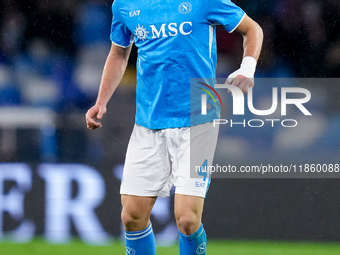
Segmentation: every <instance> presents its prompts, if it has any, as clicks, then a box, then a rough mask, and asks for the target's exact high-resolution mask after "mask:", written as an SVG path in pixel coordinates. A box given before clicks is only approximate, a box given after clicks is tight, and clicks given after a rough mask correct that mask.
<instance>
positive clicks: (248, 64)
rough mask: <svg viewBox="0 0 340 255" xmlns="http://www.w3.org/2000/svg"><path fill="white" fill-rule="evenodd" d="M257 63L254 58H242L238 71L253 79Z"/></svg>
mask: <svg viewBox="0 0 340 255" xmlns="http://www.w3.org/2000/svg"><path fill="white" fill-rule="evenodd" d="M256 64H257V61H256V60H255V58H253V57H250V56H247V57H244V58H243V60H242V63H241V67H240V71H241V70H242V71H241V72H242V73H244V76H245V77H247V78H254V74H255V69H256Z"/></svg>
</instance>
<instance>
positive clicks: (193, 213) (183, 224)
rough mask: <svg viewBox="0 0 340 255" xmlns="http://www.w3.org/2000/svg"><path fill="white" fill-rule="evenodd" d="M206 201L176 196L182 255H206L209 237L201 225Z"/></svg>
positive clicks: (180, 251)
mask: <svg viewBox="0 0 340 255" xmlns="http://www.w3.org/2000/svg"><path fill="white" fill-rule="evenodd" d="M203 205H204V199H203V198H202V197H196V196H187V195H180V194H176V195H175V217H176V223H177V227H178V230H179V233H180V237H179V254H180V255H195V254H202V255H205V254H206V253H205V250H206V244H207V236H206V234H205V231H204V228H203V224H202V223H201V219H202V212H203Z"/></svg>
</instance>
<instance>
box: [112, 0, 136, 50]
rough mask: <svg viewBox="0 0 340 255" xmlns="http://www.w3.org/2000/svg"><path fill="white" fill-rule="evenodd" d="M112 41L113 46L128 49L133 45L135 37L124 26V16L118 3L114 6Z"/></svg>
mask: <svg viewBox="0 0 340 255" xmlns="http://www.w3.org/2000/svg"><path fill="white" fill-rule="evenodd" d="M110 39H111V41H112V43H113V44H115V45H117V46H120V47H123V48H126V47H129V46H130V45H131V44H133V41H134V36H133V34H132V32H131V31H130V30H129V29H128V27H127V26H126V25H125V24H124V20H123V17H122V14H121V12H120V9H119V3H118V1H117V0H116V1H114V2H113V4H112V24H111V34H110Z"/></svg>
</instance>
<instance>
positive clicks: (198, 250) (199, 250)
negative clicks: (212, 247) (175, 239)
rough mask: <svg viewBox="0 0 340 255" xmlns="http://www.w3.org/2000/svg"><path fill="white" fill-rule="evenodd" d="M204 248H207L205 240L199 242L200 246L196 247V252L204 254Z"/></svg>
mask: <svg viewBox="0 0 340 255" xmlns="http://www.w3.org/2000/svg"><path fill="white" fill-rule="evenodd" d="M206 248H207V244H206V243H205V242H204V243H201V244H200V246H198V247H197V249H196V254H198V255H201V254H204V253H205V250H206Z"/></svg>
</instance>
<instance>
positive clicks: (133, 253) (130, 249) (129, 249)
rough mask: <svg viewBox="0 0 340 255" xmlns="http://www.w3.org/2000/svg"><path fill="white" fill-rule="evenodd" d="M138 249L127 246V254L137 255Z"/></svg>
mask: <svg viewBox="0 0 340 255" xmlns="http://www.w3.org/2000/svg"><path fill="white" fill-rule="evenodd" d="M135 254H136V251H135V250H134V249H132V248H130V247H126V255H135Z"/></svg>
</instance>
